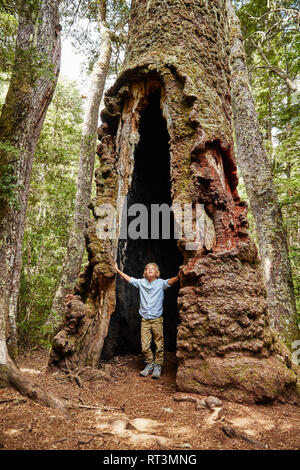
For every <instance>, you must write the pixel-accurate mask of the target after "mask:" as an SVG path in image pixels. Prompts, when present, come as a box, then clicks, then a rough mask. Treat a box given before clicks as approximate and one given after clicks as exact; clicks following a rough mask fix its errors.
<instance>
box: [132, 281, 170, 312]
mask: <svg viewBox="0 0 300 470" xmlns="http://www.w3.org/2000/svg"><path fill="white" fill-rule="evenodd" d="M168 280H169V279H160V278H158V279H155V280H154V281H152V282H150V281H148V279H145V278H143V279H135V278H134V277H131V278H130V281H129V284H131V285H133V286H134V287H136V288H137V289H139V291H140V309H139V314H140V315H141V316H142V317H143V318H145V319H146V320H154V319H155V318H159V317H160V316H161V315H162V313H163V301H164V290H165V289H167V288H168V287H171V286H170V285H169V284H168Z"/></svg>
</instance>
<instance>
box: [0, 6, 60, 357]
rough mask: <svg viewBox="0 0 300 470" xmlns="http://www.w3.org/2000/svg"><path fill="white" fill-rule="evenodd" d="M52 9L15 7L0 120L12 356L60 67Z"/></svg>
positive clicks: (0, 277)
mask: <svg viewBox="0 0 300 470" xmlns="http://www.w3.org/2000/svg"><path fill="white" fill-rule="evenodd" d="M58 5H59V1H58V0H57V1H50V0H45V1H42V2H40V3H38V2H36V3H32V2H24V1H23V2H21V3H20V12H19V26H18V33H17V41H16V53H15V65H14V68H13V73H12V78H11V82H10V86H9V90H8V93H7V96H6V101H5V104H4V106H3V109H2V114H1V117H0V183H1V185H0V187H1V191H0V199H1V209H0V238H1V247H0V262H1V264H0V312H1V315H2V314H3V315H4V318H6V322H7V329H6V336H7V342H8V346H9V351H10V352H11V354H12V356H15V355H16V353H17V335H16V311H17V297H18V290H19V280H20V270H21V250H22V243H23V235H24V225H25V215H26V208H27V201H28V192H29V185H30V179H31V169H32V160H33V155H34V152H35V148H36V144H37V141H38V138H39V135H40V131H41V127H42V125H43V122H44V119H45V115H46V111H47V108H48V105H49V103H50V101H51V98H52V96H53V92H54V89H55V85H56V81H57V76H58V72H59V66H60V29H61V27H60V25H59V10H58Z"/></svg>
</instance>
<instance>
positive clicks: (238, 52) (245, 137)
mask: <svg viewBox="0 0 300 470" xmlns="http://www.w3.org/2000/svg"><path fill="white" fill-rule="evenodd" d="M227 10H228V13H229V21H230V30H231V94H232V102H233V116H234V126H235V133H236V140H237V147H238V152H237V159H238V165H239V167H240V170H241V173H242V176H243V180H244V182H245V186H246V190H247V194H248V197H249V201H250V205H251V209H252V212H253V215H254V219H255V223H256V229H257V235H258V242H259V249H260V254H261V257H262V263H263V267H264V274H265V282H266V287H267V300H268V307H269V314H270V319H271V325H272V326H273V327H274V328H275V329H276V330H277V331H278V333H279V335H280V336H281V338H282V340H283V341H284V342H285V343H286V344H287V345H288V346H291V343H292V342H293V341H295V340H296V339H297V338H299V328H298V325H297V317H296V306H295V298H294V291H293V282H292V273H291V267H290V261H289V254H288V247H287V240H286V231H285V229H284V226H283V221H282V214H281V210H280V207H279V204H278V198H277V193H276V190H275V188H274V184H273V180H272V174H271V167H270V163H269V161H268V158H267V156H266V153H265V151H264V148H263V143H262V138H261V134H260V129H259V122H258V118H257V115H256V111H255V107H254V102H253V97H252V94H251V91H250V86H249V81H248V75H247V68H246V64H245V53H244V48H243V42H242V34H241V30H240V25H239V21H238V18H237V17H236V14H235V12H234V9H233V7H232V4H231V2H230V0H228V1H227Z"/></svg>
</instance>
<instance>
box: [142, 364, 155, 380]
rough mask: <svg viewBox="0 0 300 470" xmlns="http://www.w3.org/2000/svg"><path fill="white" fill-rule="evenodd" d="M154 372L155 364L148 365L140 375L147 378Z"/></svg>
mask: <svg viewBox="0 0 300 470" xmlns="http://www.w3.org/2000/svg"><path fill="white" fill-rule="evenodd" d="M153 370H154V365H153V364H147V365H146V367H145V369H143V370H142V371H141V372H140V375H142V376H143V377H147V376H148V375H150V374H151V373H152V372H153Z"/></svg>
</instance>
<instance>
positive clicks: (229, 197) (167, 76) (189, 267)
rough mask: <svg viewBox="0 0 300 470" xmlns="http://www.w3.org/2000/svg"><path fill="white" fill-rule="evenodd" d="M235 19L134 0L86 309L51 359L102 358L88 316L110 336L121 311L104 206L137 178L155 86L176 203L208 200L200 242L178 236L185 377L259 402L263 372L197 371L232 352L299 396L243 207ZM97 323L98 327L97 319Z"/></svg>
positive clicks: (90, 238) (117, 201)
mask: <svg viewBox="0 0 300 470" xmlns="http://www.w3.org/2000/svg"><path fill="white" fill-rule="evenodd" d="M227 25H228V23H227V18H226V8H225V0H224V1H223V0H214V1H209V2H208V1H202V0H193V1H192V0H187V1H185V2H181V1H177V0H170V1H168V0H166V1H159V0H152V1H145V0H144V1H141V0H139V1H137V0H133V2H132V10H131V18H130V29H129V40H128V45H127V52H126V57H125V63H124V67H123V70H122V72H121V74H120V76H119V77H118V79H117V81H116V82H115V84H114V85H113V87H112V88H111V89H110V90H108V92H107V93H106V96H105V109H104V110H103V111H102V114H101V117H102V122H103V124H102V126H101V127H100V129H99V139H100V140H101V143H100V145H99V147H98V155H99V157H100V165H99V168H98V169H97V170H96V184H97V195H96V198H95V200H94V201H93V202H92V204H91V208H92V209H93V213H94V216H95V221H94V223H91V225H90V227H89V228H88V230H87V232H86V241H87V249H88V252H89V259H90V263H89V266H88V267H87V269H86V271H85V272H84V273H82V276H81V277H80V282H79V283H78V285H77V286H76V288H75V290H74V293H73V295H72V296H71V297H70V301H71V302H74V303H75V301H76V302H78V303H79V304H80V305H81V306H82V308H81V312H82V315H81V316H80V315H76V309H75V308H72V305H71V303H70V304H69V307H67V308H69V310H68V312H67V314H66V317H65V322H64V325H63V329H62V330H61V332H60V333H59V334H58V335H57V337H56V338H55V339H54V344H53V348H52V351H51V354H50V361H49V366H51V367H63V366H64V365H65V364H66V363H69V364H72V365H74V366H76V365H78V362H80V361H81V362H86V361H87V360H88V359H89V354H87V351H88V346H87V345H89V344H90V343H93V344H94V346H95V347H94V353H95V354H94V356H93V357H94V358H96V357H97V356H98V358H99V357H100V354H101V344H102V343H103V341H102V343H101V342H99V341H98V342H97V345H96V342H94V341H93V336H92V335H91V334H90V330H89V333H88V334H87V331H88V329H89V325H91V326H92V327H94V328H96V329H97V331H98V332H99V334H103V332H105V331H106V325H107V324H108V322H109V315H110V314H111V313H112V312H113V310H114V302H115V300H114V298H115V297H114V296H115V292H114V289H115V281H114V278H115V273H114V263H115V260H116V256H117V247H118V237H119V231H120V219H117V223H116V233H117V236H116V238H115V239H109V238H108V239H107V240H105V241H104V240H101V239H100V238H99V237H98V235H97V233H98V228H99V224H100V223H101V204H103V203H110V204H112V205H113V206H114V207H115V208H116V209H118V213H119V214H121V212H122V207H123V204H124V198H125V196H126V195H127V194H128V191H129V189H130V185H131V177H132V174H133V166H134V153H135V149H136V147H137V144H138V142H139V139H140V134H139V123H140V118H141V113H142V112H143V110H144V109H145V108H146V107H147V106H148V99H149V96H150V95H151V93H154V92H157V91H159V92H160V107H161V112H162V115H163V116H164V118H165V120H166V123H167V128H168V134H169V137H170V142H169V148H170V176H171V196H172V201H173V202H177V203H181V204H184V203H187V204H189V203H191V204H192V205H194V206H195V205H196V204H197V203H199V204H203V206H204V213H205V221H206V228H207V236H206V237H204V241H203V240H201V242H199V243H197V244H196V245H194V246H193V247H192V249H190V248H191V246H190V245H189V243H188V239H187V237H185V236H183V237H182V238H181V239H180V240H178V247H179V249H180V250H181V251H182V254H183V260H184V265H183V267H182V269H183V273H184V276H183V279H182V284H181V289H180V291H179V301H178V309H179V316H180V319H181V325H180V326H179V328H178V333H177V357H178V360H179V367H178V372H177V385H178V387H179V388H180V389H181V390H188V391H192V392H203V390H206V391H209V393H213V394H214V395H218V396H228V394H226V393H225V394H224V393H223V392H224V390H228V389H230V390H231V391H232V394H231V397H232V398H233V399H235V398H236V397H238V399H239V400H243V401H247V400H252V399H253V389H254V388H255V387H259V386H260V385H259V384H260V381H261V380H264V381H265V382H264V385H263V389H264V390H265V389H267V388H268V382H267V380H268V378H267V374H266V375H265V377H264V378H261V376H259V377H258V375H257V378H256V379H254V380H253V382H252V385H251V387H252V388H251V387H250V386H249V387H247V385H246V383H247V381H248V376H247V374H246V375H243V374H239V375H237V376H236V380H230V379H226V383H225V380H224V387H223V388H222V387H221V386H220V383H221V379H220V380H219V382H218V380H217V378H218V377H214V376H213V374H212V373H210V374H206V375H205V376H204V374H203V373H201V371H202V370H203V371H204V370H206V369H208V368H209V366H210V361H211V360H214V359H215V358H218V359H219V360H220V364H222V360H223V361H224V362H223V363H224V364H225V362H226V360H227V359H229V358H232V363H231V364H230V366H229V365H228V367H231V368H232V367H233V368H234V363H236V366H239V365H241V364H242V366H243V368H245V369H248V370H249V371H250V370H253V364H257V365H258V367H260V368H264V367H266V369H268V367H269V366H268V365H269V364H272V368H273V369H274V374H275V376H276V377H277V379H276V380H277V382H276V380H275V382H276V383H277V384H280V385H278V386H276V384H275V389H274V390H273V388H274V387H273V386H274V381H273V382H272V390H273V392H272V394H269V395H268V396H272V399H275V398H279V397H281V396H283V390H286V389H287V388H288V389H289V390H291V393H290V395H289V399H296V398H295V397H297V392H296V382H297V377H296V372H295V371H294V370H293V371H290V369H289V365H287V364H286V362H284V364H283V363H281V362H280V367H279V366H278V362H277V359H276V357H275V356H276V354H277V355H279V356H280V354H281V356H280V357H282V355H283V353H280V352H278V351H281V349H280V348H279V347H277V346H278V344H279V343H278V342H277V339H273V336H272V335H271V333H270V332H269V325H268V316H267V307H266V300H265V289H264V284H263V281H262V278H261V272H260V266H259V262H258V258H257V250H256V247H255V245H254V243H253V242H252V240H251V239H250V237H249V234H248V222H247V207H246V204H245V203H244V202H242V201H241V200H240V198H239V195H238V193H237V189H236V188H237V183H238V179H237V168H236V163H235V158H234V154H233V142H232V127H231V99H230V72H229V62H228V59H229V42H228V31H227ZM149 132H150V131H149ZM194 215H195V217H196V214H194ZM108 229H109V227H108ZM99 285H100V286H101V287H100V288H99ZM246 293H247V295H246V297H245V294H246ZM107 302H108V304H107ZM104 305H106V311H104V309H103V308H104ZM73 315H74V317H75V318H74V323H72V321H73ZM101 322H102V323H103V325H104V328H103V329H102V332H100V326H96V325H101ZM83 332H84V334H85V338H84V339H83V340H82V341H81V343H80V338H81V339H82V333H83ZM98 339H99V337H98ZM102 340H103V338H102ZM68 344H70V345H72V346H70V348H69V349H68V347H66V345H68ZM72 348H73V349H72ZM282 364H283V365H282ZM216 370H217V369H216ZM283 371H284V372H283ZM219 373H221V370H220V371H219ZM229 375H230V377H231V376H232V372H230V374H229ZM204 385H205V386H204ZM234 391H239V393H238V394H237V393H236V394H235V393H234ZM255 399H258V400H259V397H257V396H256V397H255Z"/></svg>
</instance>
